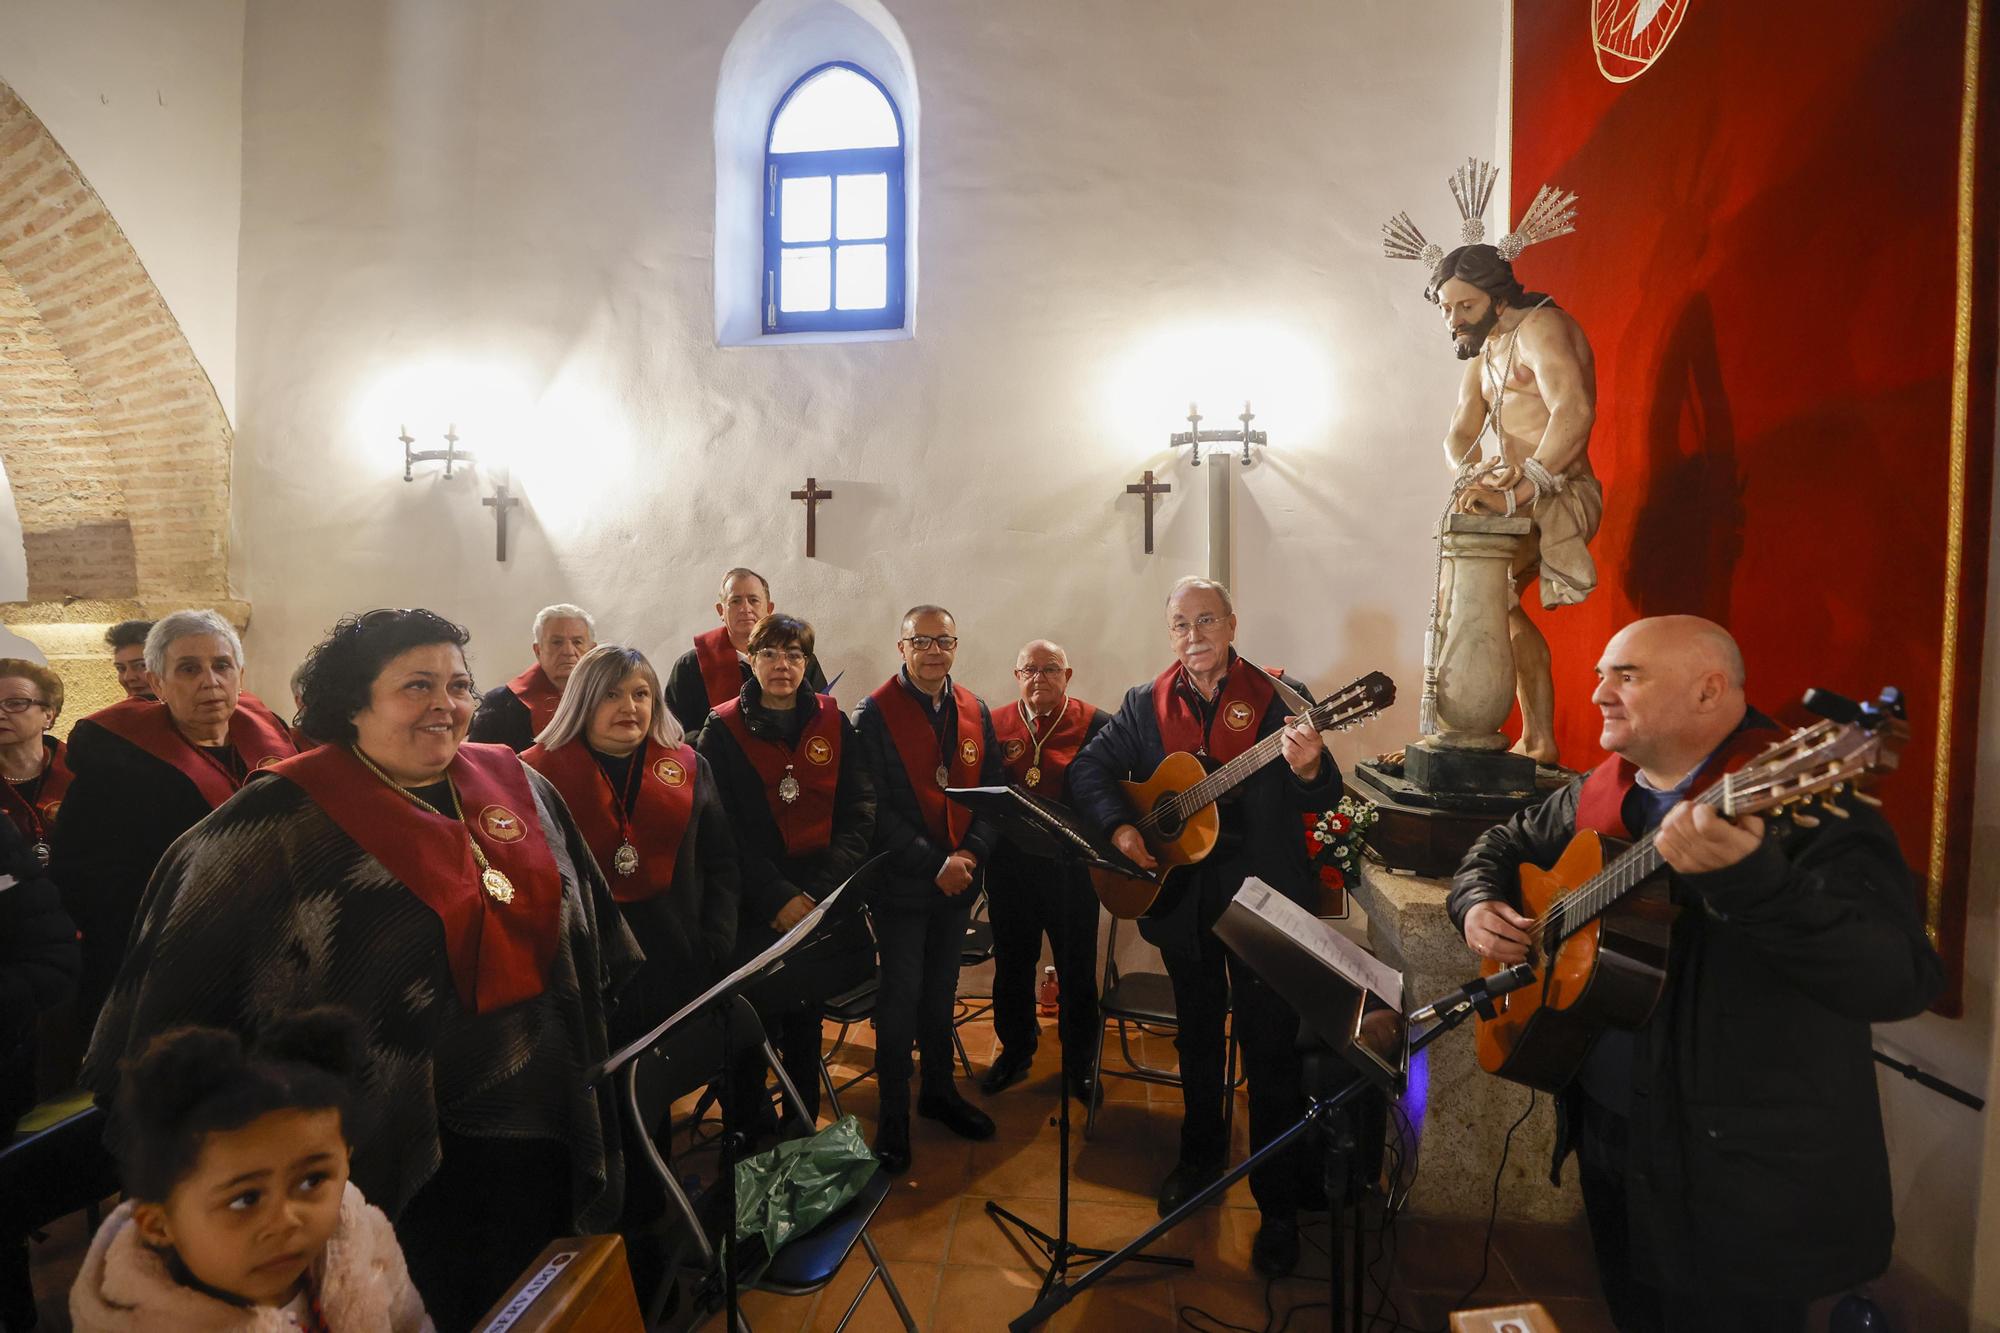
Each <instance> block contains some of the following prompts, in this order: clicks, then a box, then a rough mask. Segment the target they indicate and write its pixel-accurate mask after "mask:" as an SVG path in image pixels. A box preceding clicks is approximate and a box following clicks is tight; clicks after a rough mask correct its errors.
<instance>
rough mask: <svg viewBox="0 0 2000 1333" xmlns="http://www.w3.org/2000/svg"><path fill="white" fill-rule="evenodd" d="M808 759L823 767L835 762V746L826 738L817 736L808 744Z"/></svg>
mask: <svg viewBox="0 0 2000 1333" xmlns="http://www.w3.org/2000/svg"><path fill="white" fill-rule="evenodd" d="M806 758H807V759H810V760H811V761H812V762H813V763H815V764H820V765H822V766H824V765H826V764H830V763H832V762H833V746H832V745H830V744H828V743H827V739H826V737H824V736H815V737H813V738H812V739H811V740H809V741H807V742H806Z"/></svg>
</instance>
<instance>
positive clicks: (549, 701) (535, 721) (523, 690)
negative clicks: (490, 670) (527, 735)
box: [507, 662, 562, 736]
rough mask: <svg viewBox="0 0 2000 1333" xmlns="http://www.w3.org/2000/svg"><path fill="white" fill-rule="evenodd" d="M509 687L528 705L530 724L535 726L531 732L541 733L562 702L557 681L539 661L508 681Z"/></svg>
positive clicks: (516, 696)
mask: <svg viewBox="0 0 2000 1333" xmlns="http://www.w3.org/2000/svg"><path fill="white" fill-rule="evenodd" d="M507 688H508V689H509V690H511V691H513V694H514V697H515V698H516V699H519V700H520V701H521V702H522V703H523V704H525V705H527V709H528V720H529V725H530V726H531V727H532V728H533V732H532V733H531V734H533V735H536V736H539V735H541V734H542V728H543V727H546V726H547V725H549V720H550V719H551V718H553V717H554V716H555V715H556V705H557V704H559V703H561V702H562V691H561V690H559V689H557V688H556V683H555V682H554V681H552V680H550V679H549V676H548V673H547V672H545V671H543V670H542V666H541V663H539V662H537V663H536V664H535V665H534V666H531V667H529V668H528V669H527V670H526V671H523V672H522V673H521V674H520V675H518V676H516V677H514V679H512V680H510V681H508V682H507Z"/></svg>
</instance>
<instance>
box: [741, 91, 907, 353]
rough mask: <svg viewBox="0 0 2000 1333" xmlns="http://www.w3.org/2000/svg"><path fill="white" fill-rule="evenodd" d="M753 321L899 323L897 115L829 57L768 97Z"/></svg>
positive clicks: (837, 325) (778, 326)
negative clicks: (759, 316)
mask: <svg viewBox="0 0 2000 1333" xmlns="http://www.w3.org/2000/svg"><path fill="white" fill-rule="evenodd" d="M764 164H765V171H764V331H765V332H766V333H794V332H799V331H803V330H815V329H894V328H900V327H902V324H903V292H904V281H903V276H904V275H903V258H904V245H903V217H904V199H903V120H902V116H901V114H900V113H899V112H898V111H897V109H896V103H895V102H894V100H892V99H891V98H890V96H889V94H888V92H887V91H886V90H885V89H884V88H883V87H882V84H881V83H880V82H879V81H878V80H877V79H876V78H875V76H874V75H872V74H870V73H868V71H866V70H864V69H862V68H861V67H860V66H859V65H853V64H849V63H847V62H845V61H838V62H834V63H831V64H825V65H821V66H819V67H818V68H816V69H813V70H811V71H809V72H807V73H806V75H805V76H804V77H803V78H801V79H799V80H798V82H796V83H794V84H793V85H792V86H791V87H790V88H789V89H788V90H787V91H786V93H785V95H784V96H783V97H782V98H780V99H779V101H778V108H777V110H776V111H775V112H774V113H773V114H772V116H771V132H770V137H769V139H768V140H767V142H766V146H765V152H764Z"/></svg>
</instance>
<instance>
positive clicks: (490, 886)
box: [348, 745, 514, 906]
mask: <svg viewBox="0 0 2000 1333" xmlns="http://www.w3.org/2000/svg"><path fill="white" fill-rule="evenodd" d="M348 748H349V749H350V750H351V751H352V752H353V755H354V757H355V758H356V759H359V760H360V761H361V766H362V767H363V768H365V769H367V770H368V771H369V772H370V773H373V774H374V775H375V776H376V777H378V778H380V779H382V781H383V782H385V783H387V784H388V785H389V788H390V790H392V791H394V792H397V793H398V794H400V795H401V796H402V797H403V799H405V800H407V801H408V802H409V803H410V804H411V805H414V806H416V807H417V808H418V809H419V810H424V811H428V812H429V813H431V814H436V813H437V811H436V810H433V809H431V804H430V802H429V801H426V800H425V799H424V798H423V797H421V796H419V795H417V794H416V793H415V792H413V791H411V790H410V789H409V788H408V787H405V786H404V785H403V784H402V783H400V782H398V781H396V779H394V778H392V777H390V776H389V775H388V774H387V773H384V772H383V771H382V770H381V769H380V768H377V767H376V766H375V761H374V760H372V759H370V758H369V757H368V756H367V755H365V754H363V753H361V747H360V746H358V745H354V746H350V747H348ZM444 789H445V790H446V791H448V792H450V793H451V812H452V814H454V815H456V816H457V817H458V826H459V827H460V828H462V829H464V830H465V837H466V840H467V841H468V842H470V843H471V844H472V859H473V861H474V862H475V863H476V864H477V865H478V866H479V886H480V887H481V888H483V889H485V890H486V896H487V897H489V898H491V899H492V900H493V901H494V902H496V903H500V904H502V905H503V906H504V905H505V904H507V903H511V902H513V901H514V881H513V880H511V879H508V878H507V875H506V872H505V871H502V870H499V869H497V868H495V866H494V865H493V863H492V862H490V861H488V860H487V859H486V852H485V849H483V848H482V847H480V845H479V839H478V838H476V837H474V836H473V833H472V827H471V826H470V825H469V824H467V823H466V822H465V807H464V806H463V805H461V804H459V800H458V784H457V783H455V782H453V781H452V780H451V774H450V773H446V774H445V777H444Z"/></svg>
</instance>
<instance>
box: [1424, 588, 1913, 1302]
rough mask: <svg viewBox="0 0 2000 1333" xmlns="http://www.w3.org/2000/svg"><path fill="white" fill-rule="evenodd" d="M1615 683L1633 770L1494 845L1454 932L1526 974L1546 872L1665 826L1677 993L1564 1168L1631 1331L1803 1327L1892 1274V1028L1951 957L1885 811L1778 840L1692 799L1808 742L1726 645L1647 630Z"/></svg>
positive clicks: (1618, 725) (1611, 659)
mask: <svg viewBox="0 0 2000 1333" xmlns="http://www.w3.org/2000/svg"><path fill="white" fill-rule="evenodd" d="M1597 679H1598V684H1597V688H1596V690H1595V691H1594V692H1593V693H1592V695H1591V701H1592V702H1593V703H1595V704H1596V705H1597V707H1598V710H1599V712H1600V713H1602V715H1603V721H1604V727H1603V734H1602V736H1601V738H1600V742H1599V743H1600V744H1601V745H1602V746H1603V747H1604V748H1605V749H1606V750H1609V751H1611V756H1610V757H1609V758H1608V759H1606V760H1605V761H1604V763H1603V764H1601V765H1599V766H1598V767H1597V768H1596V769H1595V770H1593V771H1592V772H1591V773H1590V774H1588V775H1587V776H1585V777H1584V778H1583V779H1582V780H1580V781H1578V782H1575V783H1571V784H1570V785H1569V786H1568V787H1566V788H1564V789H1563V790H1562V791H1560V792H1557V793H1556V794H1554V795H1553V796H1551V797H1549V798H1548V799H1547V800H1546V801H1543V802H1542V803H1541V804H1540V805H1538V806H1535V807H1533V808H1531V809H1529V810H1526V811H1523V812H1522V813H1521V814H1519V815H1516V816H1515V817H1514V818H1513V819H1511V820H1509V821H1508V822H1507V823H1505V824H1503V825H1501V826H1499V827H1498V828H1495V829H1492V830H1490V831H1489V832H1487V833H1485V834H1484V835H1482V836H1481V837H1480V839H1479V841H1478V842H1476V843H1474V844H1473V847H1472V850H1471V851H1470V852H1469V853H1467V855H1466V858H1465V861H1464V862H1463V864H1461V865H1460V867H1459V870H1458V874H1457V876H1456V878H1455V879H1454V881H1453V886H1452V893H1451V899H1450V902H1449V904H1448V906H1449V910H1450V912H1451V918H1452V921H1453V922H1454V923H1455V924H1456V925H1457V926H1458V928H1459V929H1460V930H1461V931H1462V932H1463V933H1464V935H1465V939H1466V943H1467V944H1468V945H1469V946H1471V948H1472V950H1473V952H1475V953H1477V954H1479V955H1480V956H1481V957H1482V958H1485V959H1490V960H1493V961H1495V962H1499V963H1514V962H1519V961H1521V960H1522V959H1524V958H1527V957H1528V956H1529V952H1530V950H1529V946H1530V941H1531V932H1532V931H1533V930H1534V928H1535V926H1536V923H1535V922H1534V921H1532V920H1530V919H1529V918H1527V917H1526V916H1523V915H1522V914H1521V913H1520V912H1519V911H1518V910H1516V909H1517V906H1518V904H1519V901H1520V899H1519V892H1518V872H1519V868H1520V867H1521V866H1522V865H1523V864H1526V863H1532V864H1534V865H1536V866H1540V867H1544V868H1546V867H1548V866H1550V865H1552V864H1553V863H1554V862H1555V860H1556V858H1557V857H1558V856H1560V855H1561V854H1562V853H1563V850H1564V848H1565V847H1566V846H1567V845H1568V844H1569V842H1570V840H1571V838H1572V836H1573V835H1575V834H1576V833H1577V832H1578V831H1579V830H1583V829H1594V830H1596V831H1597V832H1598V833H1601V834H1607V835H1611V836H1615V837H1620V838H1627V839H1630V838H1637V837H1641V836H1644V835H1645V834H1648V833H1655V846H1656V848H1657V850H1658V852H1659V855H1660V857H1661V859H1662V860H1664V861H1665V863H1666V865H1667V867H1668V872H1667V873H1668V885H1669V888H1670V890H1671V894H1672V898H1673V901H1674V902H1675V903H1677V904H1679V905H1680V906H1681V908H1682V910H1681V911H1680V913H1679V915H1678V917H1676V918H1675V919H1674V922H1673V925H1672V931H1671V937H1670V940H1671V943H1670V949H1669V953H1668V961H1667V964H1666V981H1665V989H1664V992H1663V993H1662V995H1661V998H1660V1000H1659V1002H1658V1004H1657V1005H1656V1006H1655V1007H1654V1009H1653V1011H1652V1014H1651V1016H1650V1017H1649V1018H1648V1019H1647V1020H1646V1021H1645V1023H1644V1024H1642V1025H1641V1026H1640V1027H1639V1029H1638V1030H1637V1031H1634V1032H1621V1031H1616V1030H1606V1031H1605V1032H1604V1033H1603V1034H1602V1035H1600V1036H1599V1037H1598V1038H1597V1039H1596V1042H1595V1044H1594V1045H1593V1046H1592V1047H1591V1049H1590V1051H1589V1054H1588V1056H1587V1057H1586V1058H1585V1059H1584V1062H1583V1065H1582V1068H1581V1071H1580V1072H1579V1074H1578V1075H1577V1077H1576V1078H1575V1079H1574V1080H1573V1081H1572V1082H1571V1083H1570V1084H1569V1086H1568V1087H1567V1088H1565V1090H1564V1091H1563V1092H1562V1093H1561V1094H1560V1096H1559V1098H1558V1101H1557V1145H1556V1161H1555V1169H1556V1170H1558V1171H1559V1170H1560V1168H1561V1163H1562V1160H1563V1158H1564V1157H1566V1156H1567V1155H1568V1154H1569V1152H1570V1151H1571V1150H1572V1149H1574V1150H1576V1152H1577V1155H1578V1162H1579V1169H1580V1171H1581V1173H1582V1176H1581V1179H1582V1186H1583V1198H1584V1206H1585V1209H1586V1211H1587V1213H1588V1215H1589V1219H1590V1230H1591V1238H1592V1242H1593V1245H1594V1248H1595V1249H1596V1252H1597V1265H1598V1276H1599V1280H1600V1282H1601V1283H1602V1284H1603V1287H1604V1294H1605V1299H1606V1302H1607V1303H1608V1304H1609V1305H1610V1307H1611V1314H1612V1318H1613V1319H1614V1321H1615V1322H1616V1323H1617V1325H1618V1327H1619V1328H1620V1329H1623V1330H1626V1333H1640V1331H1641V1330H1669V1331H1670V1333H1684V1331H1686V1333H1691V1331H1692V1330H1701V1333H1733V1331H1735V1330H1743V1331H1744V1333H1749V1331H1751V1330H1755V1331H1756V1333H1794V1331H1796V1330H1802V1329H1803V1328H1804V1321H1805V1310H1806V1305H1807V1302H1809V1301H1810V1300H1811V1299H1813V1298H1814V1297H1817V1296H1820V1295H1823V1294H1826V1293H1829V1292H1834V1291H1839V1290H1841V1289H1843V1288H1846V1287H1850V1286H1853V1285H1855V1284H1857V1283H1859V1282H1863V1281H1866V1280H1867V1279H1869V1278H1872V1277H1875V1276H1877V1275H1878V1274H1880V1273H1881V1272H1882V1271H1883V1270H1884V1269H1886V1268H1887V1267H1888V1263H1889V1251H1890V1241H1891V1237H1892V1234H1893V1221H1892V1217H1891V1208H1890V1195H1889V1163H1888V1154H1887V1151H1886V1149H1885V1147H1884V1145H1883V1140H1882V1121H1881V1111H1880V1107H1879V1105H1878V1103H1877V1100H1876V1092H1875V1072H1874V1065H1873V1060H1872V1056H1871V1047H1870V1034H1869V1024H1871V1023H1879V1022H1889V1021H1892V1020H1895V1019H1902V1018H1908V1017H1911V1016H1912V1015H1915V1014H1917V1013H1920V1012H1922V1010H1923V1009H1924V1008H1925V1006H1926V1005H1928V1004H1929V1003H1930V1002H1931V1001H1932V1000H1933V999H1935V998H1936V996H1937V995H1938V993H1939V991H1940V990H1941V989H1942V987H1943V985H1944V971H1943V965H1942V963H1941V962H1940V961H1939V959H1938V957H1937V955H1936V953H1934V952H1933V951H1932V949H1931V947H1930V945H1929V943H1928V942H1927V941H1926V939H1925V936H1924V931H1923V926H1922V923H1921V921H1920V920H1919V919H1918V915H1917V910H1916V899H1915V894H1914V891H1913V888H1912V885H1911V881H1910V874H1909V870H1908V868H1907V867H1906V866H1905V864H1904V862H1903V859H1902V856H1901V853H1900V852H1899V851H1898V849H1897V846H1896V839H1895V834H1894V833H1893V831H1892V830H1891V829H1890V827H1889V825H1888V824H1887V823H1886V822H1885V821H1884V820H1883V819H1882V818H1881V816H1880V815H1878V814H1877V813H1875V811H1874V810H1873V809H1871V808H1869V807H1868V806H1865V805H1856V806H1854V807H1853V808H1852V809H1851V810H1850V811H1849V813H1848V815H1847V817H1844V818H1834V819H1826V820H1825V821H1824V824H1823V825H1820V826H1818V827H1816V828H1814V829H1806V828H1802V827H1797V826H1785V827H1774V828H1773V829H1771V830H1770V832H1771V833H1772V834H1773V836H1771V837H1769V838H1768V839H1767V838H1766V837H1765V833H1766V829H1765V821H1763V820H1761V819H1758V818H1757V817H1755V816H1744V817H1743V818H1741V819H1740V820H1739V821H1737V822H1731V821H1730V820H1728V819H1726V818H1725V817H1723V816H1722V815H1721V814H1720V813H1718V812H1717V810H1716V809H1715V808H1714V807H1713V806H1711V805H1708V804H1698V803H1694V802H1692V801H1691V800H1690V798H1691V797H1694V796H1698V795H1700V793H1701V791H1702V790H1703V789H1705V788H1707V787H1709V786H1710V785H1711V784H1712V783H1713V782H1715V781H1717V780H1718V779H1719V778H1720V777H1721V775H1722V774H1723V773H1725V772H1728V771H1730V770H1732V769H1734V768H1736V767H1737V766H1738V765H1740V764H1742V763H1744V762H1745V761H1746V760H1747V759H1749V758H1750V757H1751V756H1753V755H1755V754H1756V753H1757V752H1758V750H1760V749H1761V748H1762V747H1763V746H1764V745H1765V744H1767V743H1769V742H1771V741H1775V740H1777V739H1780V738H1781V737H1782V736H1783V734H1784V733H1783V732H1782V731H1781V730H1780V729H1779V728H1778V727H1777V726H1776V724H1775V723H1773V722H1772V721H1771V720H1770V719H1769V718H1767V717H1765V716H1764V715H1763V714H1761V713H1759V712H1757V711H1756V710H1755V709H1753V708H1750V707H1749V706H1748V704H1747V702H1746V700H1745V695H1744V669H1743V658H1742V655H1741V653H1740V652H1739V651H1738V649H1737V646H1736V643H1735V640H1733V639H1732V638H1731V637H1730V636H1729V633H1728V632H1727V631H1726V630H1724V629H1723V628H1722V627H1721V626H1719V625H1716V624H1714V623H1712V622H1710V621H1707V620H1701V619H1698V618H1696V617H1693V616H1663V617H1659V618H1656V619H1650V620H1641V621H1637V622H1635V623H1634V624H1632V625H1629V626H1627V627H1626V628H1625V629H1623V630H1621V631H1620V632H1619V633H1618V634H1616V635H1615V636H1613V638H1612V640H1611V642H1610V643H1609V644H1608V645H1607V646H1606V647H1605V650H1604V655H1603V657H1602V658H1601V659H1600V660H1599V662H1598V666H1597ZM1804 822H1805V821H1803V820H1801V821H1799V823H1800V824H1803V823H1804ZM1539 961H1540V960H1539V959H1538V963H1539Z"/></svg>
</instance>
